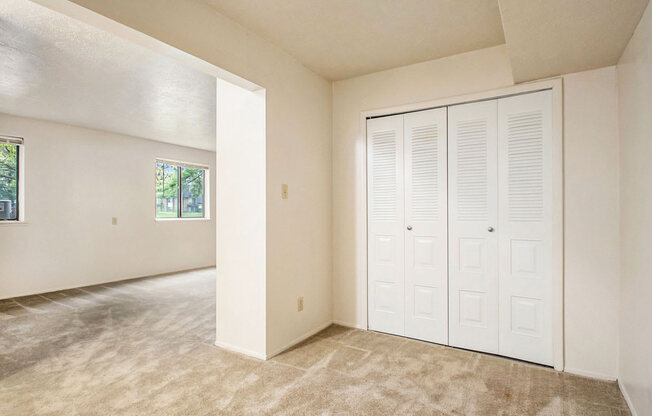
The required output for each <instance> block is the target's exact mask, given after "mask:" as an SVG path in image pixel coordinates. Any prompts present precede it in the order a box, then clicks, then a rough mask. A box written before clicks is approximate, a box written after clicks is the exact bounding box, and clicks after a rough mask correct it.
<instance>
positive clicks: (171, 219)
mask: <svg viewBox="0 0 652 416" xmlns="http://www.w3.org/2000/svg"><path fill="white" fill-rule="evenodd" d="M210 220H211V219H210V218H154V221H157V222H159V221H160V222H176V221H210Z"/></svg>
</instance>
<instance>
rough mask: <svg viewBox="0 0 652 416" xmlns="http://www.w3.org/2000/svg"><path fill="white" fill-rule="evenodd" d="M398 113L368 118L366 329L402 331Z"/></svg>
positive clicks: (401, 178)
mask: <svg viewBox="0 0 652 416" xmlns="http://www.w3.org/2000/svg"><path fill="white" fill-rule="evenodd" d="M403 168H404V166H403V115H398V116H391V117H382V118H375V119H370V120H367V221H368V225H367V244H368V247H367V275H368V277H367V291H368V296H367V298H368V318H369V328H370V329H373V330H376V331H381V332H388V333H391V334H397V335H404V332H405V326H404V325H405V319H404V317H405V313H404V310H405V295H404V293H405V290H404V286H405V268H404V263H405V262H404V258H405V248H404V239H405V228H404V221H405V212H404V205H403V203H404V193H405V190H404V186H403V183H404V169H403Z"/></svg>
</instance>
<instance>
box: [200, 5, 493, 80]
mask: <svg viewBox="0 0 652 416" xmlns="http://www.w3.org/2000/svg"><path fill="white" fill-rule="evenodd" d="M203 1H205V2H207V3H209V4H210V5H211V6H213V7H214V8H215V9H216V10H217V11H218V12H220V13H221V14H223V15H225V16H227V17H229V18H231V19H232V20H235V21H236V22H238V23H240V24H241V25H243V26H244V27H246V28H248V29H249V30H251V31H253V32H255V33H257V34H258V35H260V36H261V37H263V38H266V39H267V40H269V41H270V42H272V43H274V44H275V45H277V46H279V47H280V48H281V49H284V50H285V51H286V52H288V53H290V54H291V55H293V56H294V57H295V58H296V59H297V60H299V61H300V62H302V63H303V64H304V65H305V66H307V67H308V68H310V69H312V70H313V71H314V72H316V73H317V74H320V75H322V76H324V77H325V78H328V79H332V80H339V79H344V78H350V77H353V76H356V75H362V74H367V73H370V72H376V71H380V70H383V69H388V68H394V67H398V66H403V65H409V64H413V63H417V62H422V61H427V60H431V59H435V58H440V57H444V56H448V55H454V54H458V53H462V52H468V51H471V50H475V49H481V48H486V47H490V46H495V45H499V44H502V43H504V38H503V31H502V26H501V22H500V13H499V10H498V4H497V1H496V0H203Z"/></svg>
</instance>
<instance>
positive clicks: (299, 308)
mask: <svg viewBox="0 0 652 416" xmlns="http://www.w3.org/2000/svg"><path fill="white" fill-rule="evenodd" d="M302 310H303V296H299V298H298V299H297V312H301V311H302Z"/></svg>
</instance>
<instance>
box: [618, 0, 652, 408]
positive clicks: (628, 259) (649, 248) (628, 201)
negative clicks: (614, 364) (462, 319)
mask: <svg viewBox="0 0 652 416" xmlns="http://www.w3.org/2000/svg"><path fill="white" fill-rule="evenodd" d="M617 68H618V88H619V93H620V95H619V106H620V113H619V114H620V140H621V144H620V186H621V192H620V207H621V214H622V215H621V223H620V227H621V241H622V246H621V276H622V279H621V302H620V303H621V309H620V354H619V357H620V371H619V375H618V376H619V381H620V383H621V387H622V388H623V391H624V393H625V396H626V397H627V398H628V399H629V400H630V405H631V406H632V407H633V408H634V409H635V411H636V413H637V414H638V415H639V416H643V415H652V354H651V351H652V277H651V276H652V244H650V234H651V233H652V7H651V6H649V5H648V7H647V9H646V11H645V13H644V14H643V17H642V18H641V21H640V22H639V24H638V27H637V29H636V31H635V32H634V35H633V37H632V39H631V40H630V42H629V44H628V45H627V48H626V49H625V52H624V53H623V55H622V56H621V58H620V61H619V62H618V67H617Z"/></svg>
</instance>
